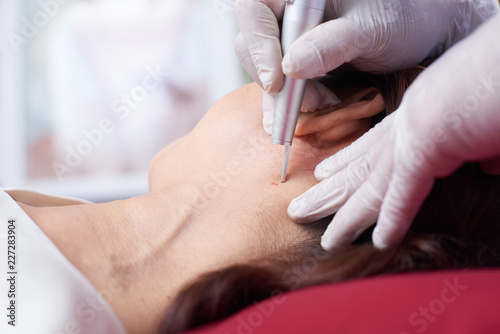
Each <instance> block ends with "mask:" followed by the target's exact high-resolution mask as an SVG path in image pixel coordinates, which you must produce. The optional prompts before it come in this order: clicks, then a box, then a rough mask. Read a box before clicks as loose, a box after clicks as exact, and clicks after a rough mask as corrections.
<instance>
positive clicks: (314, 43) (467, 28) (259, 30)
mask: <svg viewBox="0 0 500 334" xmlns="http://www.w3.org/2000/svg"><path fill="white" fill-rule="evenodd" d="M498 7H499V5H498V0H481V1H471V0H467V1H465V0H446V1H443V0H428V1H412V0H328V1H327V9H326V13H325V23H323V24H322V25H319V26H318V27H316V28H314V29H312V30H311V31H310V32H308V33H306V34H305V35H304V36H302V37H301V38H300V39H299V40H297V41H296V42H295V43H294V45H293V46H292V47H291V48H290V50H289V52H288V53H287V54H286V56H285V57H284V58H282V54H281V44H280V39H279V36H280V30H279V22H280V21H281V20H282V18H283V12H284V8H285V3H284V1H283V0H238V1H236V3H235V6H234V11H235V14H236V18H237V20H238V23H239V26H240V29H241V33H240V35H239V36H238V38H237V40H236V44H235V51H236V54H237V56H238V58H239V59H240V61H241V63H242V64H243V66H244V67H245V69H246V70H247V72H248V73H249V74H250V76H251V77H252V78H253V79H254V80H255V81H256V82H257V83H258V84H259V85H261V86H262V87H263V88H264V90H265V91H266V93H267V94H270V95H266V94H265V97H264V99H263V100H264V101H265V103H264V105H263V107H264V125H265V129H266V131H267V132H268V133H270V131H271V126H269V124H272V118H273V112H274V104H273V94H276V93H278V92H279V91H280V90H281V88H282V86H283V80H284V74H283V73H285V74H286V75H288V76H291V77H294V78H297V79H310V78H314V77H316V76H318V75H322V74H325V73H327V72H329V71H331V70H333V69H335V68H337V67H338V66H340V65H342V64H343V63H346V62H349V63H350V64H351V65H352V66H353V67H355V68H356V69H358V70H362V71H370V72H390V71H394V70H397V69H402V68H405V67H408V66H412V65H417V64H418V63H420V62H421V61H422V60H424V59H425V58H426V57H429V56H432V57H437V56H438V55H440V54H441V53H442V52H444V51H445V50H446V49H448V48H449V47H450V46H451V45H453V44H454V43H456V42H457V41H459V40H461V39H462V38H463V37H465V36H467V35H468V34H469V33H470V32H471V31H472V30H474V29H475V28H476V27H478V26H479V25H480V24H481V23H482V22H484V21H485V20H486V19H487V18H489V17H491V16H492V15H493V14H494V13H496V12H497V11H498ZM337 102H338V100H337V99H336V97H335V95H334V94H333V93H332V92H330V91H329V90H328V89H326V88H325V87H324V86H322V85H320V84H315V85H314V86H310V87H308V89H307V92H306V97H305V101H304V104H303V107H302V110H316V109H318V108H319V107H327V106H330V105H334V104H336V103H337Z"/></svg>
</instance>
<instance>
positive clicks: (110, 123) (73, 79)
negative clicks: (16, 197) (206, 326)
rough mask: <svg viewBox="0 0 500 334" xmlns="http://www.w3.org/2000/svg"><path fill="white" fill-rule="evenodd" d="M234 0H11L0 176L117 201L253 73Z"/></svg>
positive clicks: (0, 6) (3, 6)
mask: <svg viewBox="0 0 500 334" xmlns="http://www.w3.org/2000/svg"><path fill="white" fill-rule="evenodd" d="M233 2H234V0H183V1H179V0H71V1H70V0H0V33H1V37H2V38H1V44H0V48H1V49H0V51H1V53H0V134H1V137H0V138H1V140H0V186H1V187H18V188H27V189H30V190H36V191H41V192H48V193H54V194H60V195H67V196H75V197H79V198H85V199H88V200H91V201H107V200H113V199H118V198H127V197H130V196H134V195H138V194H142V193H146V192H147V168H148V165H149V162H150V160H151V158H152V157H153V156H154V155H155V153H156V152H158V151H159V150H160V149H161V148H162V147H164V146H165V145H166V144H168V143H170V142H172V141H174V140H175V139H177V138H179V137H181V136H183V135H185V134H187V133H188V132H189V131H190V130H191V129H192V128H193V126H194V125H195V124H196V123H197V122H198V121H199V119H200V118H201V117H202V116H203V114H204V113H205V112H206V111H207V109H208V108H209V107H210V106H211V105H212V104H213V103H214V102H215V101H216V100H218V99H219V98H220V97H222V96H223V95H225V94H226V93H228V92H229V91H231V90H233V89H235V88H237V87H239V86H241V85H243V84H244V83H246V82H247V81H248V78H247V77H246V76H245V73H244V70H243V69H242V68H241V67H240V65H239V62H238V60H237V58H236V56H235V55H234V52H233V43H234V40H235V38H236V35H237V32H238V28H237V24H236V22H235V20H234V17H233V13H232V6H233Z"/></svg>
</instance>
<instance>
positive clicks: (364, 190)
mask: <svg viewBox="0 0 500 334" xmlns="http://www.w3.org/2000/svg"><path fill="white" fill-rule="evenodd" d="M391 144H392V143H390V142H388V141H387V140H385V141H384V143H383V145H379V146H378V147H376V148H375V149H374V151H373V152H372V153H371V154H372V155H374V156H375V157H376V159H373V160H374V167H373V170H372V171H371V172H370V174H369V177H368V178H367V179H366V182H363V183H362V185H361V186H360V187H357V190H356V191H355V192H354V194H353V195H352V196H351V197H350V198H349V200H348V201H347V202H346V203H345V205H344V206H342V208H341V209H340V210H339V211H338V212H337V214H336V215H335V217H334V219H333V221H332V223H331V224H330V225H329V226H328V228H327V230H326V231H325V233H324V235H323V238H322V240H321V246H322V247H323V249H325V250H326V251H331V250H333V249H334V248H337V247H340V246H342V245H346V244H350V243H352V242H354V241H355V240H356V239H357V238H358V237H359V235H361V233H363V231H364V230H366V229H367V228H368V227H369V226H370V225H372V224H373V223H375V222H376V220H377V217H378V214H379V212H380V208H381V206H382V202H383V200H384V196H385V193H386V191H387V187H388V185H389V179H390V177H391V170H392V168H391V165H392V156H393V149H392V146H391Z"/></svg>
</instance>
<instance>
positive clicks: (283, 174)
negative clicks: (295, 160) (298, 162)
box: [281, 146, 292, 183]
mask: <svg viewBox="0 0 500 334" xmlns="http://www.w3.org/2000/svg"><path fill="white" fill-rule="evenodd" d="M291 150H292V147H291V146H285V154H284V155H283V163H282V165H281V183H284V182H286V172H287V170H288V161H289V160H290V151H291Z"/></svg>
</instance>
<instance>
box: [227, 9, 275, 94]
mask: <svg viewBox="0 0 500 334" xmlns="http://www.w3.org/2000/svg"><path fill="white" fill-rule="evenodd" d="M284 8H285V3H284V2H283V1H282V0H239V1H237V2H236V3H235V5H234V13H235V15H236V19H237V20H238V24H239V26H240V30H241V34H242V36H243V39H244V41H245V44H246V46H247V47H248V52H249V54H250V56H251V59H252V61H253V63H254V64H255V68H256V69H257V74H258V76H259V78H260V81H261V82H262V85H263V87H264V89H265V90H266V91H267V92H268V93H278V92H279V91H280V89H281V87H282V86H283V80H284V74H283V71H282V69H281V61H282V53H281V43H280V29H279V24H278V22H279V21H281V20H282V18H283V12H284Z"/></svg>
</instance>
